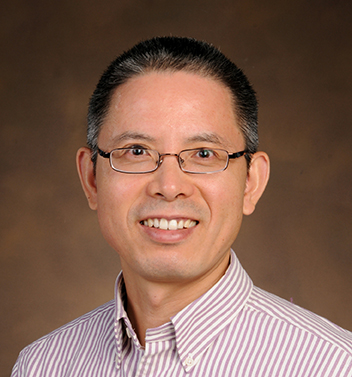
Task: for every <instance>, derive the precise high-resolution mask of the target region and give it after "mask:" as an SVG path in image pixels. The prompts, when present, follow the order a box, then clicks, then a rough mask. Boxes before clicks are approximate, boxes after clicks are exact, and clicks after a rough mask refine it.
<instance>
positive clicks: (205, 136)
mask: <svg viewBox="0 0 352 377" xmlns="http://www.w3.org/2000/svg"><path fill="white" fill-rule="evenodd" d="M187 142H189V143H196V142H207V143H212V144H219V145H221V146H224V147H225V146H228V143H226V141H225V140H224V139H223V138H222V137H220V136H219V135H217V134H215V133H212V132H210V133H207V132H204V133H201V134H198V135H194V136H191V137H189V138H187Z"/></svg>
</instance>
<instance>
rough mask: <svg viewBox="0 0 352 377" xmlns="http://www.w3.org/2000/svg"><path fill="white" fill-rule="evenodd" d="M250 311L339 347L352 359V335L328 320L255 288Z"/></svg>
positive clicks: (249, 305)
mask: <svg viewBox="0 0 352 377" xmlns="http://www.w3.org/2000/svg"><path fill="white" fill-rule="evenodd" d="M247 307H248V309H249V310H253V311H255V312H256V313H258V314H261V315H263V316H266V317H270V319H272V320H275V321H276V322H278V323H280V324H281V325H283V326H285V327H286V328H291V329H292V330H296V331H299V332H300V333H301V334H303V335H305V336H306V337H310V338H311V339H313V338H314V339H315V340H316V341H322V342H324V343H328V344H329V345H330V346H335V347H337V348H338V349H340V350H341V351H343V352H346V353H347V354H348V355H349V356H350V357H352V333H351V332H350V331H348V330H345V329H343V328H341V327H339V326H337V325H336V324H334V323H332V322H330V321H329V320H327V319H326V318H323V317H321V316H319V315H317V314H315V313H312V312H310V311H309V310H307V309H304V308H302V307H300V306H297V305H295V304H293V303H291V302H289V301H287V300H284V299H282V298H280V297H278V296H276V295H274V294H272V293H269V292H266V291H264V290H262V289H260V288H258V287H254V288H253V291H252V295H251V299H250V300H249V301H248V306H247Z"/></svg>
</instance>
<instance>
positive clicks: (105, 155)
mask: <svg viewBox="0 0 352 377" xmlns="http://www.w3.org/2000/svg"><path fill="white" fill-rule="evenodd" d="M97 149H98V154H99V155H100V156H101V157H103V158H108V159H109V164H110V167H111V169H112V170H114V171H117V172H119V173H123V174H147V173H153V172H154V171H156V170H157V169H158V168H159V167H160V166H161V164H162V163H163V161H164V160H163V157H164V156H175V157H177V161H178V166H179V167H180V169H181V170H182V171H183V172H184V173H188V174H213V173H219V172H222V171H224V170H226V169H227V168H228V166H229V161H230V160H233V159H236V158H239V157H242V156H245V155H247V154H249V153H250V152H249V151H248V150H247V149H245V150H243V151H240V152H234V153H230V152H228V151H227V150H226V149H221V148H209V149H212V150H218V151H223V152H226V153H227V161H226V165H225V167H224V168H223V169H219V170H214V171H210V172H194V171H189V170H186V169H184V168H183V167H182V161H181V160H182V158H181V157H180V154H181V153H182V152H188V151H196V150H204V149H207V148H190V149H183V150H182V151H180V152H179V153H159V152H158V151H156V150H155V149H149V148H145V149H146V150H150V151H154V152H156V153H157V154H158V156H159V158H158V161H157V165H156V166H155V168H154V169H151V170H148V171H142V172H130V171H124V170H119V169H116V168H115V167H114V166H113V163H112V158H111V156H112V153H113V152H114V151H118V150H127V149H134V148H115V149H112V150H111V151H110V152H104V151H103V150H101V149H100V148H99V147H98V148H97Z"/></svg>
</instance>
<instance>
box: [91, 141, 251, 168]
mask: <svg viewBox="0 0 352 377" xmlns="http://www.w3.org/2000/svg"><path fill="white" fill-rule="evenodd" d="M98 152H99V155H100V156H101V157H104V158H108V159H109V161H110V166H111V168H112V169H113V170H115V171H118V172H120V173H127V174H145V173H151V172H153V171H155V170H156V169H158V168H159V167H160V165H161V164H162V163H163V161H164V157H165V156H174V157H177V160H178V164H179V166H180V169H181V170H182V171H183V172H185V173H191V174H211V173H217V172H220V171H223V170H225V169H226V168H227V167H228V165H229V159H235V158H239V157H241V156H244V155H246V154H248V153H249V152H248V151H247V150H244V151H241V152H236V153H229V152H227V151H226V150H224V149H211V148H196V149H184V150H183V151H181V152H180V153H178V154H176V153H163V154H160V153H159V152H158V151H155V150H152V149H147V148H141V147H139V146H138V147H134V148H116V149H113V150H112V151H111V152H103V151H102V150H101V149H99V148H98Z"/></svg>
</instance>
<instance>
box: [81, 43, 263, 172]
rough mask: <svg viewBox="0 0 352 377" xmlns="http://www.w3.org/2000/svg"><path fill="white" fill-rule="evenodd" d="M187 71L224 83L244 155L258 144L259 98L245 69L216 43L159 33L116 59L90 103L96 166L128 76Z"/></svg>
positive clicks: (90, 141) (90, 140)
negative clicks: (102, 137) (117, 93)
mask: <svg viewBox="0 0 352 377" xmlns="http://www.w3.org/2000/svg"><path fill="white" fill-rule="evenodd" d="M165 71H170V72H177V71H185V72H190V73H196V74H197V75H200V76H203V77H209V78H212V79H214V80H216V81H219V82H221V83H222V84H224V85H225V86H226V87H227V88H228V89H229V90H230V92H231V94H232V101H233V108H234V111H235V113H236V116H237V122H238V125H239V128H240V130H241V132H242V135H243V137H244V140H245V147H246V150H248V151H249V153H248V154H246V156H245V158H246V159H247V165H248V167H249V163H250V159H251V155H252V154H253V153H255V152H256V151H257V148H258V126H257V113H258V109H257V107H258V106H257V100H256V95H255V92H254V90H253V89H252V87H251V85H250V83H249V81H248V79H247V77H246V76H245V75H244V73H243V72H242V71H241V70H240V69H239V68H238V67H237V66H236V65H235V64H234V63H233V62H231V61H230V60H229V59H228V58H226V56H225V55H224V54H222V53H221V52H220V51H219V50H218V49H216V48H215V47H214V46H212V45H210V44H208V43H206V42H201V41H197V40H195V39H192V38H180V37H159V38H153V39H150V40H147V41H144V42H141V43H139V44H137V45H136V46H134V47H133V48H131V49H130V50H128V51H127V52H125V53H123V54H122V55H121V56H119V57H118V58H117V59H115V60H114V61H113V62H112V63H111V64H110V66H109V67H108V68H107V70H106V71H105V72H104V74H103V75H102V77H101V79H100V81H99V83H98V85H97V87H96V89H95V91H94V93H93V95H92V97H91V100H90V104H89V111H88V132H87V142H88V146H89V147H90V149H91V151H92V161H93V163H94V166H95V164H96V159H97V140H98V136H99V132H100V130H101V127H102V125H103V124H104V120H105V117H106V115H107V113H108V110H109V107H110V102H111V98H112V96H113V94H114V92H115V91H116V89H117V88H118V87H119V86H120V85H122V84H124V83H125V82H127V81H128V80H129V79H131V78H133V77H136V76H139V75H143V74H146V73H150V72H165Z"/></svg>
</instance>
